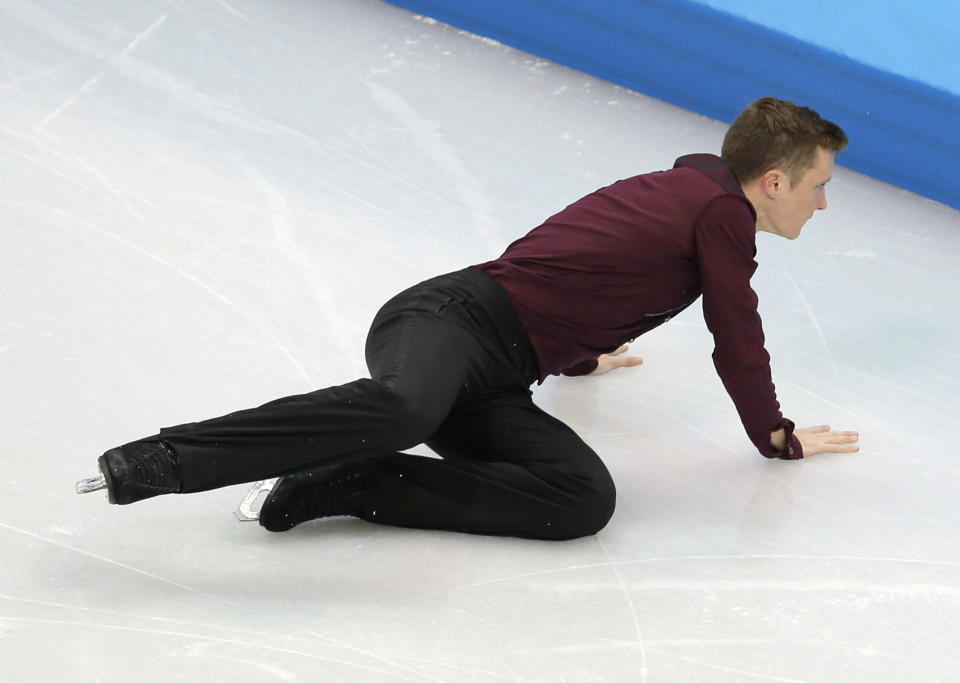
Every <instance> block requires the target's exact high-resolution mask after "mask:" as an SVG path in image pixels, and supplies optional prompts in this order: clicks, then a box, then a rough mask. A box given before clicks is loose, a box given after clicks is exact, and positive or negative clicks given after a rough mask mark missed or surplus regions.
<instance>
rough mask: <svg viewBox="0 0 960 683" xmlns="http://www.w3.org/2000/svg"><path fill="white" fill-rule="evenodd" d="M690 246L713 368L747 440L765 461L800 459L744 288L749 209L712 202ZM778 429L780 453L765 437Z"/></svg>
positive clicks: (751, 250)
mask: <svg viewBox="0 0 960 683" xmlns="http://www.w3.org/2000/svg"><path fill="white" fill-rule="evenodd" d="M696 241H697V266H698V268H699V271H700V284H701V289H702V291H703V317H704V320H705V322H706V324H707V328H708V329H709V330H710V332H711V334H712V335H713V340H714V351H713V364H714V367H715V368H716V369H717V374H718V375H719V376H720V380H721V381H722V382H723V386H724V388H725V389H726V390H727V393H728V394H729V395H730V398H731V399H733V403H734V405H735V406H736V408H737V412H738V413H739V415H740V420H741V422H742V423H743V426H744V428H745V429H746V432H747V436H748V437H749V438H750V441H752V442H753V444H754V445H755V446H756V447H757V449H758V450H759V451H760V453H761V454H762V455H763V456H765V457H767V458H783V459H787V460H796V459H799V458H802V457H803V450H802V448H801V446H800V442H799V441H798V440H797V438H796V437H795V436H794V435H793V428H794V425H793V422H791V421H790V420H787V419H785V418H784V417H783V414H782V413H781V412H780V403H779V402H778V401H777V395H776V390H775V388H774V385H773V382H772V380H771V375H770V355H769V354H768V353H767V350H766V348H764V337H763V327H762V324H761V321H760V314H759V313H758V312H757V303H758V299H757V295H756V293H755V292H754V291H753V288H752V287H751V286H750V278H751V277H753V274H754V272H755V271H756V269H757V262H756V261H755V260H754V257H755V256H756V251H757V249H756V227H755V220H754V217H753V214H752V212H751V211H750V208H749V206H748V205H747V204H746V203H745V202H744V201H743V200H742V199H740V198H738V197H734V196H732V195H723V196H720V197H718V198H716V199H714V200H713V201H712V202H711V203H710V204H709V205H708V206H707V208H706V209H705V210H704V212H703V213H702V214H701V215H700V217H699V219H698V221H697V225H696ZM778 429H785V430H786V435H787V443H786V446H785V448H784V449H783V450H782V451H778V450H776V449H775V448H773V446H772V445H771V444H770V434H771V432H775V431H777V430H778Z"/></svg>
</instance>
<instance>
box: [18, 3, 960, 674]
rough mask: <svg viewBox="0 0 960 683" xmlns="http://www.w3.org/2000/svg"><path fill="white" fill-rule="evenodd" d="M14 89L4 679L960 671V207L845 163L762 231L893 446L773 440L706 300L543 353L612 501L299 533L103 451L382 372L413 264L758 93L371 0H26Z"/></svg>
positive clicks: (683, 143) (536, 215) (821, 351)
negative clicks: (717, 362)
mask: <svg viewBox="0 0 960 683" xmlns="http://www.w3.org/2000/svg"><path fill="white" fill-rule="evenodd" d="M774 94H775V93H774ZM0 111H2V118H0V188H2V189H0V434H2V436H3V446H2V448H0V467H2V473H3V481H2V483H3V493H4V496H5V501H4V502H5V505H4V511H5V512H4V514H3V517H2V520H0V548H2V551H3V553H2V554H3V560H2V562H0V679H2V680H3V681H67V680H70V681H93V680H101V681H130V680H137V681H170V680H204V681H239V680H305V681H317V680H325V681H326V680H330V681H393V680H417V681H421V680H423V681H471V680H476V681H501V680H504V681H510V680H514V681H558V680H569V681H575V680H576V681H586V680H591V681H592V680H611V681H671V682H672V681H711V682H715V681H743V680H761V681H762V680H771V681H829V682H835V681H896V682H898V683H899V682H902V681H919V680H944V681H946V680H957V679H960V654H958V652H957V648H956V643H957V641H958V637H960V627H958V623H960V619H958V617H960V609H958V608H960V537H958V533H957V529H958V521H960V520H958V513H960V503H958V498H957V492H958V485H960V458H958V449H957V446H956V438H955V437H954V436H953V431H954V430H955V425H956V422H955V412H956V409H955V401H956V397H957V395H958V393H960V372H958V369H960V367H958V366H960V363H958V345H957V339H958V331H960V322H958V320H960V315H958V313H960V310H958V308H960V306H958V302H957V295H956V285H955V283H956V273H957V272H958V267H960V215H958V213H957V212H955V211H952V210H949V209H947V208H945V207H943V206H941V205H938V204H935V203H933V202H930V201H927V200H925V199H922V198H918V197H916V196H914V195H911V194H909V193H906V192H903V191H900V190H898V189H896V188H892V187H889V186H887V185H883V184H881V183H878V182H875V181H872V180H870V179H868V178H865V177H862V176H859V175H857V174H854V173H851V172H849V171H846V170H844V169H839V170H838V172H837V173H836V176H835V179H834V181H833V182H832V183H831V184H830V186H829V192H828V199H829V200H830V208H829V209H828V210H827V211H826V212H823V213H820V214H818V215H817V216H816V217H815V218H814V219H813V220H812V221H811V222H810V224H809V225H808V226H807V228H806V230H805V232H804V234H803V235H802V236H801V238H800V239H799V240H797V241H795V242H787V241H785V240H780V239H777V238H774V237H772V236H769V235H761V237H760V238H759V252H760V253H759V260H760V262H761V267H760V269H759V271H758V273H757V275H756V277H755V278H754V284H755V287H756V289H757V291H758V293H759V295H760V298H761V313H762V315H763V318H764V323H765V330H766V333H767V339H768V348H769V350H770V352H771V355H772V357H773V370H774V377H775V381H776V382H777V387H778V392H779V396H780V399H781V402H782V404H783V407H784V411H785V412H786V414H787V415H789V416H790V417H792V418H794V419H795V420H796V421H797V422H798V423H800V424H807V425H810V424H818V423H822V422H829V423H830V424H832V425H833V426H835V427H837V428H852V429H859V430H860V431H861V433H862V442H861V445H862V448H863V450H862V452H861V453H859V454H857V455H851V456H819V457H816V458H813V459H809V460H805V461H802V462H781V461H772V462H771V461H766V460H764V459H763V458H761V457H760V456H759V455H758V454H757V453H755V452H754V451H753V448H752V446H751V445H750V443H749V442H748V441H747V439H746V436H745V435H744V433H743V429H742V427H741V426H740V424H739V422H738V420H737V416H736V413H735V411H734V408H733V405H732V403H731V402H730V400H729V399H728V398H727V397H726V395H725V394H724V392H723V389H722V386H721V385H720V382H719V380H718V379H717V378H716V376H715V374H714V372H713V369H712V365H711V361H710V351H711V349H712V346H711V339H710V337H709V334H708V333H707V331H706V329H705V327H704V324H703V321H702V318H701V316H700V311H699V309H698V308H696V307H694V308H691V310H689V311H687V312H686V313H684V314H683V315H682V316H680V317H679V318H678V319H677V320H674V321H672V322H671V323H669V324H668V325H666V326H664V327H661V328H659V329H658V330H656V331H655V332H653V333H651V334H650V335H648V336H646V337H643V338H641V339H640V340H638V342H637V343H636V344H635V350H636V351H637V353H638V354H640V355H642V356H643V357H644V358H645V360H646V362H645V364H644V365H643V366H642V367H640V368H637V369H633V370H625V371H621V372H619V373H616V374H614V375H611V376H608V377H605V378H600V379H589V378H582V379H559V378H555V379H551V380H550V381H548V382H547V383H546V384H545V385H544V386H543V387H541V388H540V389H538V391H537V400H538V402H539V403H540V404H541V405H543V406H544V407H545V408H546V409H547V410H550V411H552V412H554V413H555V414H556V415H558V416H559V417H561V418H562V419H564V420H566V421H567V422H569V423H570V424H571V425H572V426H573V427H574V428H575V429H577V430H578V431H579V432H580V433H582V434H583V435H584V437H585V438H586V439H587V441H588V442H589V443H590V444H591V445H592V446H594V448H595V449H596V450H597V451H598V452H599V453H600V454H601V455H602V456H603V458H604V459H605V461H606V462H607V463H608V465H609V467H610V469H611V471H612V472H613V474H614V477H615V479H616V481H617V485H618V490H619V504H618V509H617V512H616V515H615V516H614V518H613V521H612V522H611V524H610V525H609V526H608V527H607V529H606V530H604V531H603V532H602V533H601V534H600V535H599V536H597V537H594V538H585V539H582V540H578V541H573V542H566V543H549V542H531V541H522V540H515V539H498V538H483V537H471V536H466V535H458V534H445V533H436V532H422V531H412V530H402V529H392V528H384V527H378V526H374V525H371V524H367V523H364V522H360V521H356V520H332V521H325V522H320V523H314V524H309V525H304V526H302V527H298V528H297V529H295V530H293V531H291V532H289V533H286V534H268V533H266V532H264V531H263V530H262V529H261V528H260V527H259V526H257V525H255V524H254V525H249V524H248V525H244V524H238V523H237V522H236V520H235V519H234V516H233V514H232V511H233V509H234V508H235V507H236V505H237V503H238V501H239V499H240V497H241V496H242V495H243V493H244V491H245V488H246V487H244V486H237V487H231V488H229V489H222V490H217V491H212V492H208V493H205V494H198V495H193V496H178V497H171V496H167V497H160V498H155V499H151V500H148V501H144V502H143V503H140V504H137V505H133V506H129V507H122V508H121V507H116V506H109V505H107V504H106V502H105V501H104V500H103V499H102V497H101V496H100V495H99V494H94V495H89V496H82V497H81V496H77V495H76V494H75V493H74V482H75V481H76V480H78V479H80V478H82V477H84V476H89V475H92V474H95V471H96V465H95V461H96V457H97V456H98V455H99V454H100V453H101V452H103V451H104V450H105V449H107V448H109V447H112V446H114V445H117V444H119V443H122V442H124V441H127V440H130V439H133V438H136V437H140V436H144V435H147V434H150V433H154V432H155V430H156V429H157V428H158V427H160V426H165V425H171V424H178V423H181V422H186V421H191V420H196V419H201V418H206V417H212V416H215V415H220V414H223V413H225V412H229V411H230V410H233V409H237V408H243V407H248V406H251V405H257V404H260V403H263V402H265V401H267V400H270V399H272V398H276V397H279V396H283V395H288V394H294V393H301V392H304V391H308V390H312V389H315V388H318V387H322V386H326V385H330V384H335V383H341V382H345V381H349V380H352V379H354V378H356V377H358V376H361V375H362V374H363V373H364V366H363V361H362V353H361V350H362V343H363V339H364V335H365V333H366V329H367V325H368V324H369V321H370V319H371V317H372V315H373V313H374V311H375V310H376V309H377V308H378V307H379V305H380V304H381V303H382V302H383V301H384V300H385V299H386V298H388V297H389V296H390V295H392V294H393V293H394V292H395V291H398V290H399V289H400V288H401V287H404V286H406V285H408V284H411V283H414V282H416V281H419V280H421V279H424V278H426V277H429V276H432V275H435V274H438V273H441V272H445V271H448V270H453V269H455V268H460V267H462V266H465V265H469V264H471V263H476V262H479V261H483V260H487V259H489V258H491V257H494V256H496V255H498V254H499V253H500V252H501V251H502V249H503V248H504V247H505V246H506V245H507V244H508V243H509V242H510V241H511V240H513V239H514V238H516V237H518V236H520V235H521V234H523V233H525V232H526V231H527V230H529V229H530V228H532V227H534V226H535V225H537V224H538V223H539V222H540V221H542V220H543V219H544V218H545V217H546V216H548V215H550V214H552V213H554V212H556V211H557V210H559V209H560V208H562V207H563V206H566V205H567V204H568V203H570V202H571V201H573V200H575V199H577V198H579V197H580V196H582V195H583V194H585V193H587V192H589V191H592V190H593V189H595V188H597V187H599V186H601V185H606V184H608V183H609V182H611V181H613V180H616V179H618V178H622V177H626V176H629V175H633V174H636V173H639V172H644V171H648V170H655V169H662V168H667V167H669V166H671V165H672V163H673V160H674V158H675V157H676V156H679V155H681V154H685V153H688V152H698V151H716V150H718V148H719V144H720V139H721V137H722V134H723V130H724V126H723V125H722V124H721V123H718V122H716V121H711V120H708V119H704V118H702V117H698V116H695V115H692V114H690V113H687V112H684V111H681V110H678V109H676V108H674V107H670V106H667V105H665V104H663V103H660V102H657V101H654V100H651V99H648V98H645V97H642V96H639V95H636V94H633V93H630V92H627V91H624V90H622V89H619V88H616V87H613V86H611V85H609V84H607V83H603V82H600V81H597V80H595V79H592V78H589V77H587V76H584V75H583V74H580V73H577V72H573V71H570V70H567V69H564V68H560V67H557V66H555V65H552V64H550V63H548V62H545V61H543V60H541V59H538V58H535V57H532V56H530V55H527V54H524V53H520V52H517V51H514V50H510V49H508V48H505V47H502V46H498V45H496V44H491V43H490V41H483V40H479V39H477V38H475V37H472V36H469V35H465V34H463V33H461V32H459V31H457V30H455V29H451V28H449V27H446V26H443V25H441V24H437V23H435V22H430V21H425V20H421V19H417V18H415V17H413V16H412V15H410V14H409V13H406V12H404V11H401V10H398V9H396V8H394V7H391V6H389V5H385V4H381V3H379V2H375V1H373V0H324V1H323V2H298V1H293V0H285V1H282V2H272V3H258V2H252V1H250V0H230V2H226V1H217V2H174V1H170V2H157V1H156V0H144V2H137V3H129V2H120V1H118V0H114V1H113V2H110V1H106V0H97V1H96V2H85V3H74V2H66V1H65V0H45V1H42V2H31V1H27V0H8V1H7V2H5V3H3V4H2V5H0ZM840 123H841V124H842V121H840ZM841 163H842V158H841Z"/></svg>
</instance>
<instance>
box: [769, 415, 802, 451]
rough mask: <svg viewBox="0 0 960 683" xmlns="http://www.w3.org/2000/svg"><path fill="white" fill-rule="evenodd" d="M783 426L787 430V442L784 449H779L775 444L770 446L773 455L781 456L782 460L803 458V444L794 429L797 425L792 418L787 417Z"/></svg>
mask: <svg viewBox="0 0 960 683" xmlns="http://www.w3.org/2000/svg"><path fill="white" fill-rule="evenodd" d="M781 427H782V428H783V430H784V432H786V437H787V442H786V445H785V446H784V447H783V450H777V449H776V448H774V447H773V446H771V447H770V450H771V451H772V452H773V457H774V458H780V459H781V460H800V459H802V458H803V446H802V445H800V439H798V438H797V437H796V436H795V435H794V433H793V430H794V429H796V425H795V424H794V423H793V422H791V421H790V420H786V419H785V420H784V421H783V424H782V425H781ZM774 431H776V430H774Z"/></svg>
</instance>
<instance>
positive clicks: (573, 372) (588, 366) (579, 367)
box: [561, 358, 600, 377]
mask: <svg viewBox="0 0 960 683" xmlns="http://www.w3.org/2000/svg"><path fill="white" fill-rule="evenodd" d="M598 365H600V363H599V362H598V361H597V359H596V358H594V359H593V360H585V361H583V362H581V363H576V364H574V365H571V366H570V367H569V368H565V369H564V370H563V372H562V373H561V374H563V375H565V376H567V377H581V376H583V375H589V374H590V373H591V372H593V371H594V370H596V369H597V366H598Z"/></svg>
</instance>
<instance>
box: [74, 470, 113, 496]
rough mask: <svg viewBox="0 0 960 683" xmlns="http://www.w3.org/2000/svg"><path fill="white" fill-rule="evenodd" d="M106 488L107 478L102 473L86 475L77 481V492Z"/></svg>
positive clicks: (90, 491) (89, 491)
mask: <svg viewBox="0 0 960 683" xmlns="http://www.w3.org/2000/svg"><path fill="white" fill-rule="evenodd" d="M105 488H107V479H106V477H104V476H103V474H98V475H97V476H95V477H87V478H86V479H81V480H80V481H78V482H77V493H92V492H94V491H100V490H102V489H105Z"/></svg>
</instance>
